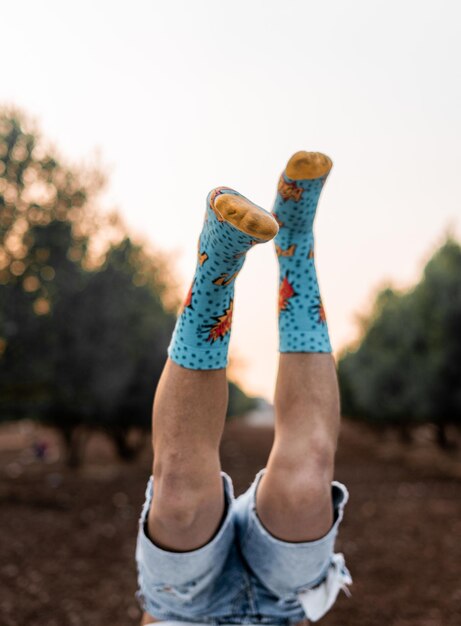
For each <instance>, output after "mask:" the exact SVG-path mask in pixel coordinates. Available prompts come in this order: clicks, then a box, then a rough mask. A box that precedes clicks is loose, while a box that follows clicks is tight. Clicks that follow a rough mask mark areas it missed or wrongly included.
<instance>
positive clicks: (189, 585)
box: [136, 472, 244, 620]
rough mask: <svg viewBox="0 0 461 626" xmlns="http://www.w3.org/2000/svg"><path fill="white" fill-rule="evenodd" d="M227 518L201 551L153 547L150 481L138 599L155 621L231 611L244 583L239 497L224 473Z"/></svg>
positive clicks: (140, 542) (139, 542) (138, 556)
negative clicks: (237, 536)
mask: <svg viewBox="0 0 461 626" xmlns="http://www.w3.org/2000/svg"><path fill="white" fill-rule="evenodd" d="M221 475H222V478H223V482H224V492H225V497H226V514H225V517H224V519H223V520H222V522H221V525H220V527H219V529H218V531H217V533H216V534H215V535H214V537H212V539H211V540H210V541H209V542H208V543H207V544H206V545H204V546H202V547H201V548H198V549H196V550H191V551H188V552H171V551H168V550H164V549H162V548H160V547H159V546H157V545H156V544H154V543H153V542H152V541H151V539H150V538H149V537H148V536H147V534H146V530H145V529H146V519H147V514H148V511H149V507H150V504H151V501H152V496H153V480H152V477H151V479H150V480H149V483H148V486H147V490H146V500H145V503H144V507H143V510H142V513H141V517H140V520H139V529H138V537H137V544H136V562H137V567H138V585H139V591H138V598H139V599H140V601H141V605H142V607H143V609H144V610H145V611H147V612H148V613H150V614H151V615H153V616H154V617H155V618H156V619H180V620H188V619H192V620H197V619H199V618H209V617H210V616H212V615H213V614H216V613H221V612H222V613H223V614H226V612H228V611H229V607H232V599H233V598H234V597H235V596H237V595H238V593H239V592H240V589H241V586H242V585H243V584H244V581H243V577H242V568H241V567H239V563H238V555H237V550H236V546H235V541H234V540H235V522H234V503H235V499H234V494H233V486H232V481H231V478H230V477H229V476H228V475H227V474H226V473H225V472H221Z"/></svg>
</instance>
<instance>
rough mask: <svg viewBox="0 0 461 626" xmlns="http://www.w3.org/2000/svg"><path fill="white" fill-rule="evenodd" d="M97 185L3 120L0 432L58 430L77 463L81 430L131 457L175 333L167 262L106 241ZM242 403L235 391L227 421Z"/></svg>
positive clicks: (91, 174)
mask: <svg viewBox="0 0 461 626" xmlns="http://www.w3.org/2000/svg"><path fill="white" fill-rule="evenodd" d="M102 184H103V177H102V176H101V175H100V174H98V173H97V172H95V171H85V170H83V169H82V168H75V167H69V166H68V165H67V164H65V163H63V162H62V160H61V159H59V158H58V157H57V156H56V154H54V153H53V154H52V153H50V152H49V151H47V150H46V149H45V148H44V142H43V140H42V139H41V138H40V135H39V134H38V133H37V131H36V130H30V124H29V122H28V121H27V119H26V118H25V117H24V116H23V115H21V114H20V113H18V112H15V111H6V112H3V114H0V420H5V419H21V418H24V417H29V418H34V419H38V420H41V421H43V422H47V423H49V424H52V425H54V426H56V427H57V428H59V429H60V431H61V432H62V434H63V436H64V439H65V441H66V442H67V444H68V447H69V450H70V455H71V458H72V459H73V460H75V446H74V445H73V444H74V441H75V433H76V430H77V429H78V428H80V427H81V426H86V427H91V428H103V429H104V430H105V432H107V433H108V434H109V435H110V436H111V437H112V438H113V440H114V442H115V444H116V446H117V449H118V451H119V453H120V455H121V456H122V457H124V458H130V457H131V456H133V454H134V453H135V450H134V449H133V448H132V447H130V445H129V443H128V442H129V436H128V435H129V433H130V430H131V429H132V428H133V426H136V427H138V428H142V429H147V428H149V426H150V417H151V404H152V398H153V394H154V391H155V388H156V385H157V382H158V379H159V377H160V373H161V370H162V368H163V365H164V362H165V358H166V348H167V345H168V341H169V338H170V335H171V332H172V329H173V326H174V322H175V314H174V312H173V310H172V307H169V306H166V305H165V301H166V300H165V295H167V294H168V285H169V283H170V279H171V277H170V275H169V271H168V267H167V265H166V263H165V261H164V260H163V259H162V257H161V256H160V255H159V254H154V253H150V252H148V251H146V248H145V247H143V246H141V245H139V244H137V243H135V242H134V241H132V239H131V238H130V237H129V236H128V235H127V234H126V232H124V230H123V228H122V227H120V226H119V227H118V231H119V232H118V235H119V236H118V237H116V239H115V240H114V241H110V240H109V241H105V239H107V232H108V231H109V230H110V224H109V222H108V221H104V220H103V219H102V218H101V217H100V216H98V214H97V212H96V211H95V210H94V202H95V198H96V197H97V194H98V191H99V190H100V188H101V185H102ZM106 227H107V228H106ZM95 240H97V241H99V243H100V244H101V241H102V242H103V244H105V252H104V254H103V255H102V256H101V255H99V258H98V259H97V258H96V257H95V255H94V253H92V244H94V242H95ZM93 247H94V246H93ZM245 399H246V400H247V402H248V399H247V398H246V396H244V394H243V393H242V392H241V391H240V390H239V389H238V388H237V387H235V386H233V387H232V388H231V400H232V402H231V404H230V411H232V412H233V413H235V412H242V407H245Z"/></svg>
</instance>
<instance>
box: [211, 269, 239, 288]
mask: <svg viewBox="0 0 461 626" xmlns="http://www.w3.org/2000/svg"><path fill="white" fill-rule="evenodd" d="M237 275H238V272H234V273H233V274H232V275H231V276H230V277H229V274H227V273H226V272H225V273H224V274H221V276H218V278H215V279H214V281H213V285H224V286H225V287H227V285H230V284H231V282H232V281H233V280H235V279H236V278H237Z"/></svg>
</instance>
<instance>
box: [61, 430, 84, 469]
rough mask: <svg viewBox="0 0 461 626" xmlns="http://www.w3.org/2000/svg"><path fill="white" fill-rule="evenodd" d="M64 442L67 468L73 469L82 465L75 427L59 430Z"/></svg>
mask: <svg viewBox="0 0 461 626" xmlns="http://www.w3.org/2000/svg"><path fill="white" fill-rule="evenodd" d="M61 434H62V438H63V441H64V449H65V459H66V464H67V467H70V468H71V469H75V468H77V467H80V465H81V463H82V456H81V446H80V442H79V440H78V437H77V436H76V435H77V429H76V427H75V426H66V427H65V428H63V429H62V430H61Z"/></svg>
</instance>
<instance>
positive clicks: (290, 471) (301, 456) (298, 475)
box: [271, 436, 336, 507]
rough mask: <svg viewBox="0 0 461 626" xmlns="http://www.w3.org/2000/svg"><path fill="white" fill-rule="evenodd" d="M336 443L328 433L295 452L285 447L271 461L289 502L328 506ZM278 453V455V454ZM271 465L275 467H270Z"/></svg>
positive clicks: (298, 504)
mask: <svg viewBox="0 0 461 626" xmlns="http://www.w3.org/2000/svg"><path fill="white" fill-rule="evenodd" d="M335 452H336V446H335V444H334V443H333V442H332V441H331V439H330V438H329V437H327V436H325V437H322V436H317V437H316V438H313V439H311V440H310V441H309V443H308V444H307V445H305V446H303V448H302V453H300V451H299V449H298V450H297V451H296V453H295V452H294V451H293V450H291V451H290V450H289V449H288V450H284V451H283V453H280V454H279V455H276V457H275V459H274V463H273V465H272V463H271V465H272V467H273V469H274V473H275V472H277V474H278V476H279V479H278V480H277V483H278V484H279V488H280V490H281V491H283V493H284V499H286V500H287V503H291V504H293V505H294V506H297V507H298V506H300V505H301V506H302V505H306V506H309V507H313V506H316V504H318V505H319V506H320V507H321V506H325V502H326V501H327V500H328V499H330V498H331V481H332V480H333V473H334V457H335ZM277 457H278V458H277ZM271 469H272V468H271Z"/></svg>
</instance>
